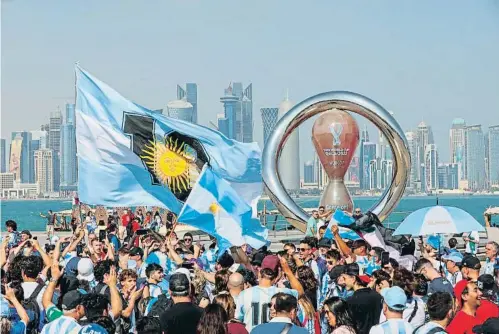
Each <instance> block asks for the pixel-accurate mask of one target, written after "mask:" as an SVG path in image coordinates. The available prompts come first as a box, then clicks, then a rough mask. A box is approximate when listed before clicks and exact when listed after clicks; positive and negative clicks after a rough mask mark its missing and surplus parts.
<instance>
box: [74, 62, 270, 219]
mask: <svg viewBox="0 0 499 334" xmlns="http://www.w3.org/2000/svg"><path fill="white" fill-rule="evenodd" d="M75 71H76V108H75V110H76V142H77V156H78V176H79V177H78V179H79V181H78V195H79V199H80V200H81V202H82V203H85V204H90V205H104V206H108V207H116V206H125V207H130V206H159V207H164V208H167V209H169V210H171V211H173V212H174V213H177V214H178V213H179V212H180V210H181V208H182V205H183V203H184V202H185V201H186V199H187V198H188V196H189V194H190V192H191V191H192V187H193V186H194V185H195V184H196V182H197V179H198V177H199V174H200V172H201V170H202V168H203V166H204V165H205V164H208V165H209V166H210V169H211V171H213V173H214V174H216V175H217V176H218V177H219V178H221V179H224V180H226V181H227V182H229V183H230V184H231V186H232V187H233V189H235V191H236V192H237V193H238V195H239V196H240V197H241V198H242V199H243V200H244V202H245V203H249V204H250V205H252V206H253V207H255V208H256V203H257V202H258V199H259V197H260V195H261V192H262V189H263V187H262V177H261V151H260V148H259V147H258V144H257V143H240V142H237V141H233V140H231V139H228V138H227V137H225V136H224V135H222V134H221V133H220V132H217V131H214V130H212V129H209V128H206V127H204V126H200V125H197V124H192V123H190V122H185V121H181V120H177V119H172V118H169V117H166V116H164V115H163V114H161V113H158V112H154V111H152V110H149V109H146V108H144V107H142V106H140V105H138V104H136V103H134V102H132V101H130V100H128V99H126V98H125V97H123V96H122V95H120V94H119V93H118V92H116V91H115V90H114V89H113V88H111V87H109V86H108V85H107V84H105V83H104V82H102V81H100V80H98V79H97V78H95V77H93V76H92V75H91V74H89V73H88V72H86V71H85V70H83V69H81V68H80V67H79V66H78V65H77V66H76V68H75ZM254 214H255V215H256V210H255V213H254Z"/></svg>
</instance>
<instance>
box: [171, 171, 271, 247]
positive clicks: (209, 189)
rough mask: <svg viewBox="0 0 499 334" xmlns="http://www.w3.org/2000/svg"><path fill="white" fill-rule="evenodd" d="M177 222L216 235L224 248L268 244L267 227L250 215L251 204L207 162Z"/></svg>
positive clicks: (219, 243) (219, 245) (219, 244)
mask: <svg viewBox="0 0 499 334" xmlns="http://www.w3.org/2000/svg"><path fill="white" fill-rule="evenodd" d="M178 222H180V223H182V224H187V225H191V226H194V227H197V228H199V229H200V230H202V231H204V232H206V233H208V234H211V235H212V236H214V237H216V238H217V240H218V247H219V248H220V249H223V250H225V249H227V248H228V247H229V246H232V245H234V246H241V245H243V244H248V245H250V246H251V247H253V248H260V247H263V246H264V245H266V244H267V243H268V242H267V237H268V230H267V229H266V228H265V227H263V226H262V225H261V224H260V221H259V220H258V219H256V218H253V217H252V209H251V206H250V205H249V204H247V203H246V201H244V200H243V199H242V198H241V196H239V195H238V194H237V192H236V191H235V190H234V189H233V188H232V186H231V185H230V184H229V182H227V181H225V180H224V179H222V178H220V177H218V176H217V175H216V174H215V173H214V172H212V170H211V168H209V167H208V166H207V165H205V167H204V168H203V170H202V172H201V175H200V177H199V180H198V183H197V184H196V185H195V186H194V187H193V189H192V192H191V194H190V196H189V198H188V199H187V201H186V202H185V205H184V207H183V208H182V210H181V211H180V214H179V216H178ZM221 253H222V252H221Z"/></svg>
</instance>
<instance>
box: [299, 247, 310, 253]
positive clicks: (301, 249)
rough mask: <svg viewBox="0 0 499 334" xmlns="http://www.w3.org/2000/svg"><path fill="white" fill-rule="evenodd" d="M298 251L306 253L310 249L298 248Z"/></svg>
mask: <svg viewBox="0 0 499 334" xmlns="http://www.w3.org/2000/svg"><path fill="white" fill-rule="evenodd" d="M298 250H299V251H300V252H306V251H308V250H310V248H298Z"/></svg>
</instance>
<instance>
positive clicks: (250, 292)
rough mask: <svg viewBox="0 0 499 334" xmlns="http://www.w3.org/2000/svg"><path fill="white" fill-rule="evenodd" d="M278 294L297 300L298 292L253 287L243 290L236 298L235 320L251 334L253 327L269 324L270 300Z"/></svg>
mask: <svg viewBox="0 0 499 334" xmlns="http://www.w3.org/2000/svg"><path fill="white" fill-rule="evenodd" d="M279 292H283V293H287V294H289V295H292V296H295V297H296V299H298V291H296V290H293V289H287V288H278V287H275V286H271V287H269V288H263V287H260V286H254V287H252V288H249V289H246V290H243V291H242V292H241V293H240V294H239V296H238V297H237V302H236V314H235V318H236V319H238V320H240V321H242V322H244V323H245V324H246V329H247V330H248V332H251V330H252V329H253V327H255V326H258V325H260V324H263V323H266V322H269V320H270V300H271V299H272V297H273V296H274V295H275V294H276V293H279Z"/></svg>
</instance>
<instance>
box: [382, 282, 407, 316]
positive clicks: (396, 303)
mask: <svg viewBox="0 0 499 334" xmlns="http://www.w3.org/2000/svg"><path fill="white" fill-rule="evenodd" d="M381 296H383V299H384V301H385V304H386V305H388V307H390V308H391V309H394V310H397V311H403V310H405V308H406V306H405V304H406V303H407V296H406V295H405V292H404V290H402V289H401V288H400V287H398V286H392V287H391V288H385V289H383V290H381Z"/></svg>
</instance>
